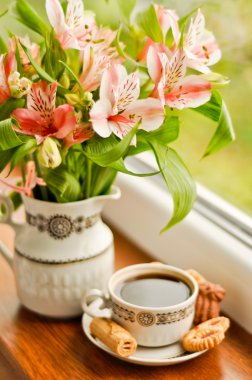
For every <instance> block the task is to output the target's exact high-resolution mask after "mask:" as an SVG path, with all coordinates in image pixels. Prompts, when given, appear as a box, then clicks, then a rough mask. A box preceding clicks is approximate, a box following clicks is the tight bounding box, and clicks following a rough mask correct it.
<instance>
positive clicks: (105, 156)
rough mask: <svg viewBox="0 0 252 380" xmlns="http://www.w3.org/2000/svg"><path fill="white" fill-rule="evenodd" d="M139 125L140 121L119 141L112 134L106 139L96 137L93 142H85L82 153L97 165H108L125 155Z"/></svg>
mask: <svg viewBox="0 0 252 380" xmlns="http://www.w3.org/2000/svg"><path fill="white" fill-rule="evenodd" d="M139 125H140V122H138V123H137V124H136V125H135V127H134V128H132V130H131V131H130V132H129V133H127V135H126V136H125V137H124V138H123V139H122V140H121V141H120V142H117V140H116V139H115V137H114V136H113V135H111V136H110V137H108V138H106V139H103V138H100V139H99V138H97V137H96V141H95V142H90V143H88V144H86V146H85V149H84V151H83V153H84V154H85V155H86V156H87V157H88V158H89V159H90V160H91V161H93V162H95V163H96V164H97V165H99V166H104V167H106V166H109V165H110V164H112V163H113V162H115V161H117V160H119V159H120V158H121V157H123V156H124V155H125V153H126V151H127V150H128V147H129V145H130V143H131V141H132V139H133V137H134V135H135V134H136V132H137V129H138V127H139ZM97 139H98V141H97ZM90 141H92V140H90Z"/></svg>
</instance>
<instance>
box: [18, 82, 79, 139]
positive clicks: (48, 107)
mask: <svg viewBox="0 0 252 380" xmlns="http://www.w3.org/2000/svg"><path fill="white" fill-rule="evenodd" d="M56 91H57V83H52V84H48V83H47V82H46V81H42V80H41V81H39V82H37V83H33V85H32V87H31V91H30V93H29V94H28V96H27V109H25V108H18V109H16V110H15V111H14V112H13V113H12V116H13V117H15V119H16V120H17V121H18V123H19V126H20V129H18V130H17V131H18V132H20V133H24V134H26V135H34V136H35V137H36V139H37V141H38V143H40V142H42V141H43V140H44V139H45V137H47V136H54V137H56V138H58V139H63V138H64V137H66V136H67V135H68V134H69V133H70V132H71V130H73V129H74V127H75V125H76V117H75V115H74V108H73V107H72V106H70V105H69V104H64V105H61V106H59V107H57V108H56V107H55V101H56Z"/></svg>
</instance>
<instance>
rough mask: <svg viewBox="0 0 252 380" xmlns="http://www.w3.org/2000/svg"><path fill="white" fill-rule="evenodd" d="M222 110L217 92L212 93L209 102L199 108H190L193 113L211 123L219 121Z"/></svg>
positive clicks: (220, 98) (220, 99)
mask: <svg viewBox="0 0 252 380" xmlns="http://www.w3.org/2000/svg"><path fill="white" fill-rule="evenodd" d="M221 108H222V97H221V96H220V94H219V93H218V92H217V91H214V92H213V93H212V97H211V99H210V100H209V102H207V103H205V104H203V105H202V106H200V107H197V108H192V110H193V111H196V112H199V113H201V114H202V115H204V116H206V117H208V118H209V119H211V120H213V121H219V119H220V114H221Z"/></svg>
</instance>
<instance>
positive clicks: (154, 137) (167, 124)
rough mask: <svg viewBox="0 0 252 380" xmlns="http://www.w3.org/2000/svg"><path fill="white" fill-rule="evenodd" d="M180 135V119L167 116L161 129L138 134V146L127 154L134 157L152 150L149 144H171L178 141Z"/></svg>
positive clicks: (141, 131)
mask: <svg viewBox="0 0 252 380" xmlns="http://www.w3.org/2000/svg"><path fill="white" fill-rule="evenodd" d="M178 135H179V119H178V117H177V116H169V115H168V116H166V117H165V119H164V122H163V124H162V125H161V127H159V128H158V129H156V130H154V131H150V132H146V131H143V130H139V131H138V132H137V145H136V147H133V146H131V147H130V148H129V151H128V153H127V155H128V156H132V155H135V154H138V153H141V152H144V151H146V150H150V149H151V147H150V145H149V142H152V141H153V142H155V141H157V142H160V143H163V144H169V143H170V142H172V141H174V140H176V139H177V137H178Z"/></svg>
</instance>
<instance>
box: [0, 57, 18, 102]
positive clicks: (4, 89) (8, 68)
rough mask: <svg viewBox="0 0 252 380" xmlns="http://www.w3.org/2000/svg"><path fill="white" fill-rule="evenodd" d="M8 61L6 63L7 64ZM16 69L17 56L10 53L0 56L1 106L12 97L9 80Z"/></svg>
mask: <svg viewBox="0 0 252 380" xmlns="http://www.w3.org/2000/svg"><path fill="white" fill-rule="evenodd" d="M5 59H6V62H5ZM15 68H16V59H15V54H14V53H13V52H10V53H9V54H8V55H7V58H6V55H5V54H1V55H0V104H2V103H4V102H5V101H6V100H7V99H8V98H10V97H11V91H10V87H9V84H8V78H9V76H10V74H11V73H12V72H13V71H14V70H15Z"/></svg>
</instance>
